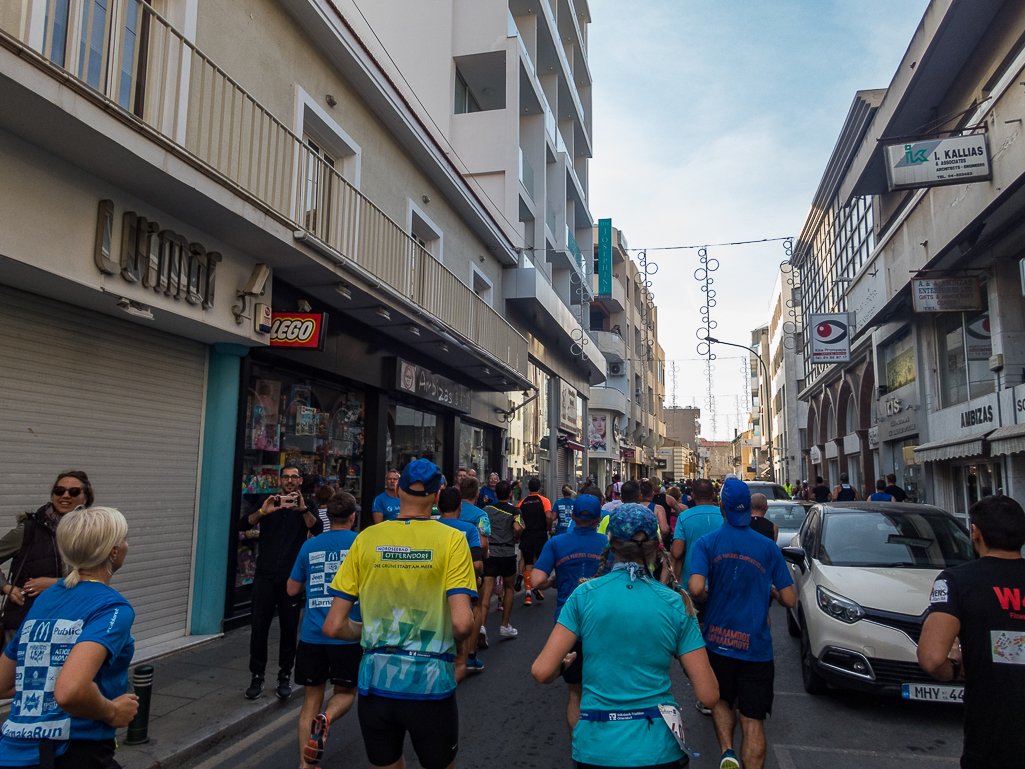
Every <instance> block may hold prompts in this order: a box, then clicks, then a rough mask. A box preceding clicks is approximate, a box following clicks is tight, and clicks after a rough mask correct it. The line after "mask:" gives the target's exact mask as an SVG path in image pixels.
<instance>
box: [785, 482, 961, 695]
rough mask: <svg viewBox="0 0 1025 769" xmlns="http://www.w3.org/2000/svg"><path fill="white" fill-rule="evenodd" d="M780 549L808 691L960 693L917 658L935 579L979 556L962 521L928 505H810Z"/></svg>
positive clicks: (791, 626) (793, 630) (789, 614)
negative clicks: (789, 578)
mask: <svg viewBox="0 0 1025 769" xmlns="http://www.w3.org/2000/svg"><path fill="white" fill-rule="evenodd" d="M783 556H784V558H786V560H787V561H788V562H789V563H790V569H791V573H792V575H793V577H794V582H795V589H796V590H797V606H796V607H795V608H793V609H788V610H787V629H788V630H789V631H790V634H791V635H792V636H795V637H798V638H800V639H801V672H802V676H803V679H804V688H805V689H806V690H807V691H808V692H810V693H811V694H822V693H824V692H825V691H826V690H827V688H828V686H829V685H833V686H836V687H841V688H846V689H857V690H860V691H867V692H875V693H879V694H890V695H900V696H903V697H904V698H905V699H921V700H941V701H946V702H961V701H963V698H964V687H963V686H952V685H945V684H940V682H938V681H936V680H935V679H933V678H932V677H931V676H929V675H928V674H927V673H926V672H925V671H923V670H922V669H921V668H920V667H919V665H918V658H917V647H918V639H919V637H920V636H921V633H922V624H923V622H924V621H925V612H926V609H927V607H928V605H929V595H930V592H931V590H932V583H933V580H935V578H936V576H937V575H938V574H939V573H940V571H941V570H942V569H945V568H947V567H949V566H958V565H960V564H962V563H966V562H967V561H970V560H972V559H973V558H974V557H975V554H974V552H973V550H972V543H971V539H970V537H969V535H968V532H967V531H966V530H965V528H964V526H963V525H962V523H961V522H960V521H959V520H957V519H956V518H955V517H954V516H952V515H950V514H949V513H947V512H945V511H943V510H940V509H939V508H936V507H932V506H931V505H912V504H899V503H895V502H833V503H828V504H816V505H813V506H812V507H811V509H810V510H809V512H808V516H807V518H805V521H804V524H803V525H802V526H801V529H800V531H799V532H798V534H797V536H795V537H794V538H793V542H792V546H791V547H786V548H784V549H783Z"/></svg>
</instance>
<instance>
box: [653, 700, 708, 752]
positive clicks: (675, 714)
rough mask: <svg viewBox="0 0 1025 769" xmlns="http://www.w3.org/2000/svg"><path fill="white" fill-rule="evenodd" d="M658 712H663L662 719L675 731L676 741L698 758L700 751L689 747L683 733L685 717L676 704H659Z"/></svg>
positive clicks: (681, 747) (670, 729) (685, 750)
mask: <svg viewBox="0 0 1025 769" xmlns="http://www.w3.org/2000/svg"><path fill="white" fill-rule="evenodd" d="M658 712H659V713H661V714H662V720H663V721H665V722H666V726H668V727H669V731H671V732H672V733H673V736H674V737H675V738H676V743H677V744H678V745H679V746H680V749H681V750H683V752H684V753H686V754H687V755H689V756H693V757H694V758H697V757H698V756H700V755H701V754H700V753H695V752H694V751H693V750H691V749H690V748H688V747H687V741H686V739H685V737H684V734H683V719H682V718H681V717H680V711H679V710H678V709H677V708H676V706H674V705H659V706H658Z"/></svg>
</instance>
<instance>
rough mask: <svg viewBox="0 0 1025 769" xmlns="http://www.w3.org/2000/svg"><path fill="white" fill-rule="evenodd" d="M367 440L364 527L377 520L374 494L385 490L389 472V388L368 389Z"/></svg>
mask: <svg viewBox="0 0 1025 769" xmlns="http://www.w3.org/2000/svg"><path fill="white" fill-rule="evenodd" d="M363 430H364V436H365V438H364V440H363V483H362V487H361V488H362V497H363V498H362V499H361V500H360V505H361V506H362V507H363V516H362V520H361V521H360V529H364V528H366V527H367V526H370V525H371V524H372V523H373V522H374V517H373V514H372V513H371V507H372V506H373V504H374V497H376V496H377V495H378V494H380V493H381V492H382V491H384V477H385V473H387V471H388V467H387V461H388V452H387V449H388V446H387V441H388V393H387V391H385V390H377V389H371V388H367V395H366V417H365V420H364V427H363Z"/></svg>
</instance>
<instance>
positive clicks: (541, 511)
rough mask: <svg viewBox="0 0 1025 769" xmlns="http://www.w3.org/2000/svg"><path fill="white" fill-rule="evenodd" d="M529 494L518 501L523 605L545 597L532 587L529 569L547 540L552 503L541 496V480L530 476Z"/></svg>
mask: <svg viewBox="0 0 1025 769" xmlns="http://www.w3.org/2000/svg"><path fill="white" fill-rule="evenodd" d="M527 490H528V491H529V492H530V494H529V496H527V498H526V499H524V500H523V501H522V502H520V505H519V507H520V515H521V516H522V518H523V535H522V536H521V537H520V576H522V577H523V580H524V581H525V582H526V583H527V594H526V596H524V598H523V605H524V606H530V605H531V603H532V602H533V601H532V598H531V597H532V596H533V598H536V599H537V600H539V601H543V600H544V599H545V594H544V593H542V592H541V591H540V590H536V589H533V588H532V587H531V584H530V569H531V567H532V566H533V565H534V561H536V560H537V557H538V556H539V555H540V554H541V548H543V547H544V546H545V542H547V541H548V532H549V530H550V528H551V523H552V503H551V502H549V501H548V499H547V498H546V497H543V496H541V481H540V480H538V479H537V478H531V479H530V482H529V483H528V484H527ZM520 584H521V583H520V577H519V576H518V577H516V589H517V590H519V589H520Z"/></svg>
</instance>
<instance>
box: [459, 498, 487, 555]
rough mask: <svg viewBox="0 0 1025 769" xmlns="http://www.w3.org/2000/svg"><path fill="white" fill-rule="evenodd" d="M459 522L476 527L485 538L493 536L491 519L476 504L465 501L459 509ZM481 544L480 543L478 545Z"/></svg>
mask: <svg viewBox="0 0 1025 769" xmlns="http://www.w3.org/2000/svg"><path fill="white" fill-rule="evenodd" d="M459 520H460V521H466V522H467V523H472V524H474V525H476V527H477V530H478V531H479V532H480V533H481V534H482V535H483V536H485V537H490V536H491V518H489V517H488V514H487V513H485V512H484V511H483V510H481V509H480V508H479V507H477V506H476V505H474V504H471V503H469V502H467V501H466V500H463V504H462V506H461V507H460V508H459ZM477 544H478V545H479V544H480V543H479V542H478V543H477Z"/></svg>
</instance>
